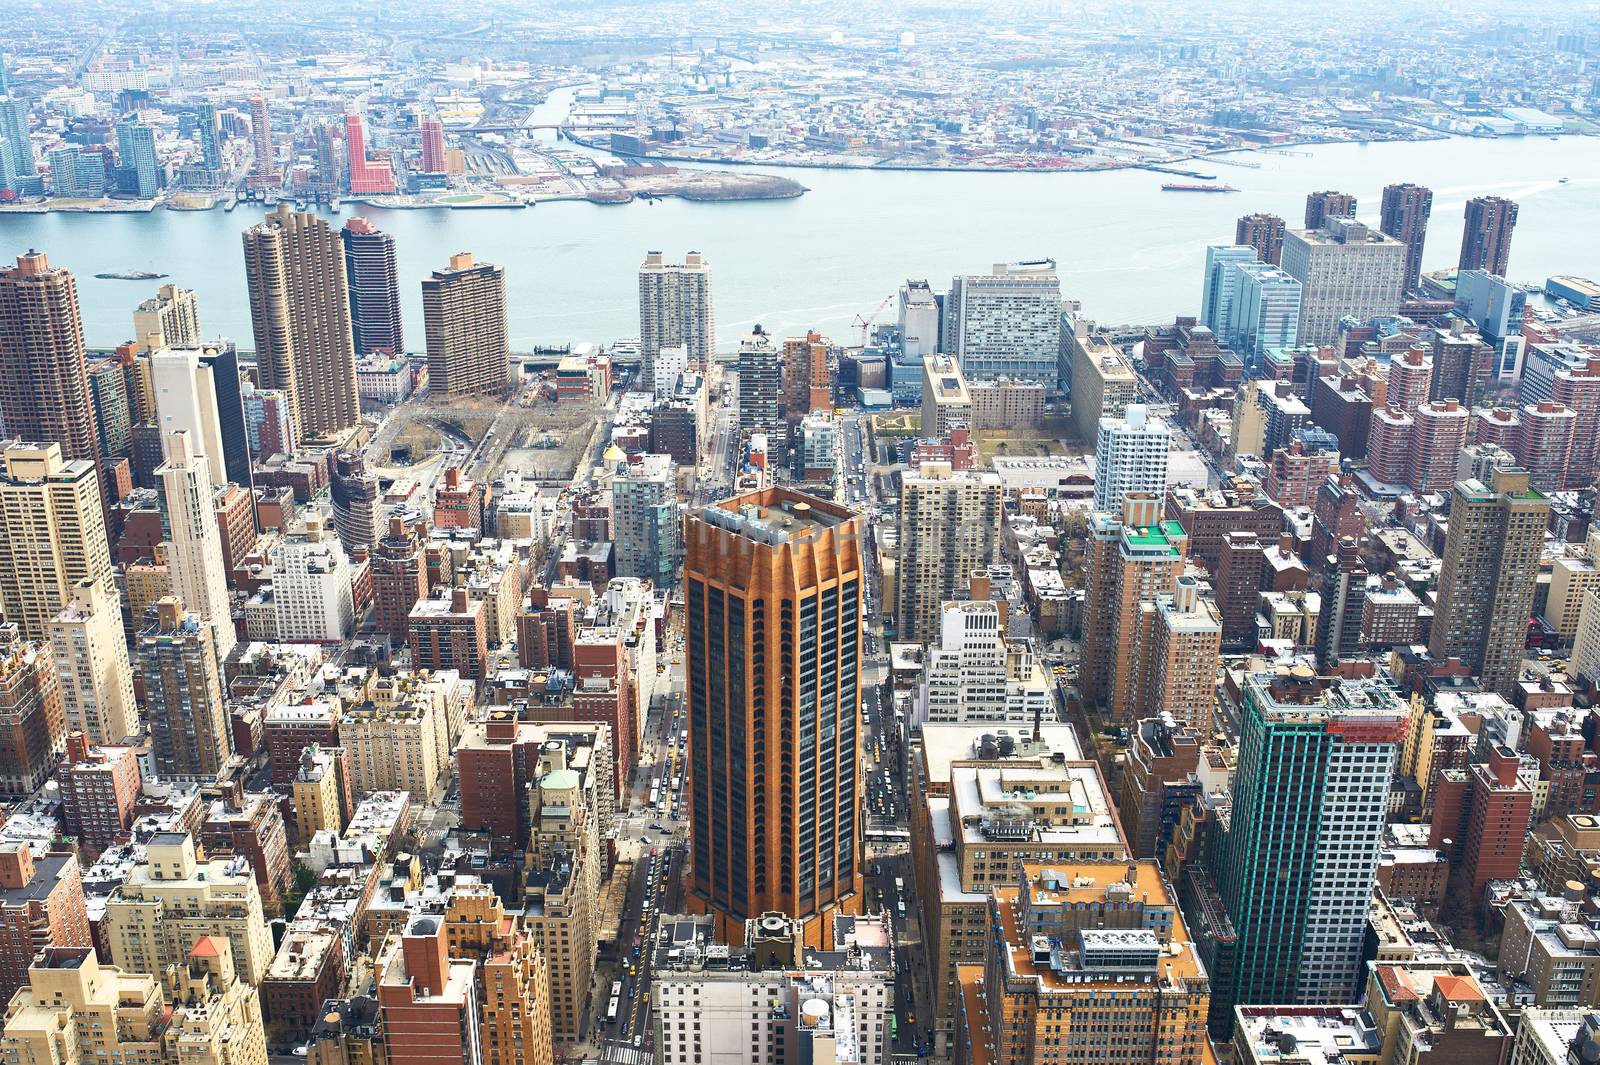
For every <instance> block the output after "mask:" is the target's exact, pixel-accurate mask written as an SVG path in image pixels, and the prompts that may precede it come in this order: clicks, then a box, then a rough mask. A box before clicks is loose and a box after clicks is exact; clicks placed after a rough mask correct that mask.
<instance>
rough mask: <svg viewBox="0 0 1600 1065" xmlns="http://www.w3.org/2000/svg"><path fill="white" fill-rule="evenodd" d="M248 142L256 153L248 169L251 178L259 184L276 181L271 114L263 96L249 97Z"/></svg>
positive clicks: (276, 169)
mask: <svg viewBox="0 0 1600 1065" xmlns="http://www.w3.org/2000/svg"><path fill="white" fill-rule="evenodd" d="M250 143H251V145H253V146H254V148H255V153H256V158H255V162H254V163H253V164H251V169H250V174H251V178H252V180H254V181H255V182H257V183H259V184H271V183H273V182H276V181H277V180H278V166H277V163H276V162H275V161H274V159H273V158H272V116H271V114H270V113H269V112H268V111H267V99H266V97H264V96H252V97H250Z"/></svg>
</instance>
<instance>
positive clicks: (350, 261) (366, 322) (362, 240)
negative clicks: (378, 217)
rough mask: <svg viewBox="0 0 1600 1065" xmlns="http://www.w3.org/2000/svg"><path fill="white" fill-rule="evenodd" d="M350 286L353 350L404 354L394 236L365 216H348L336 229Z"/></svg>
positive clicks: (364, 353)
mask: <svg viewBox="0 0 1600 1065" xmlns="http://www.w3.org/2000/svg"><path fill="white" fill-rule="evenodd" d="M339 237H340V239H341V240H342V241H343V242H344V270H345V277H346V279H347V281H348V283H349V287H350V329H351V334H352V336H353V337H354V338H355V345H356V354H357V355H370V354H372V353H373V352H375V351H386V352H388V353H389V354H391V355H404V354H405V350H406V344H405V337H404V335H403V330H402V328H401V324H400V282H399V280H398V278H397V276H396V271H395V255H394V237H392V236H391V235H389V234H388V233H385V232H383V231H382V230H381V229H379V228H378V227H377V226H375V225H373V224H372V223H371V222H369V221H367V220H366V219H365V218H360V217H356V218H352V219H350V220H349V221H348V222H346V223H345V224H344V228H343V229H342V230H340V231H339Z"/></svg>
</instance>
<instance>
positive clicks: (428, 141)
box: [422, 118, 445, 174]
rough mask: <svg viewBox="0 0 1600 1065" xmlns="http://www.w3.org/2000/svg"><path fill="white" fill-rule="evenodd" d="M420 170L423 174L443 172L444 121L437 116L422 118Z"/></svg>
mask: <svg viewBox="0 0 1600 1065" xmlns="http://www.w3.org/2000/svg"><path fill="white" fill-rule="evenodd" d="M422 172H423V173H424V174H442V173H444V172H445V160H444V123H442V122H440V121H439V120H438V119H437V118H424V119H423V120H422Z"/></svg>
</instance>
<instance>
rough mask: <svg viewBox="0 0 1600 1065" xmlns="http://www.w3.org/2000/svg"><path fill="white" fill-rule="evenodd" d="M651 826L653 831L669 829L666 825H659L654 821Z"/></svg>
mask: <svg viewBox="0 0 1600 1065" xmlns="http://www.w3.org/2000/svg"><path fill="white" fill-rule="evenodd" d="M650 828H651V830H652V831H655V832H666V831H669V830H668V828H667V826H666V825H658V824H656V823H655V822H654V821H652V822H651V823H650Z"/></svg>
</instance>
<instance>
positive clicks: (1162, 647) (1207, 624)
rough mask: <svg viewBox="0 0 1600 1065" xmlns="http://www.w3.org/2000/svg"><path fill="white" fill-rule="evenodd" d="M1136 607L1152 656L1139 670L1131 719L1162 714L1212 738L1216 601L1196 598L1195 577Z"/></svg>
mask: <svg viewBox="0 0 1600 1065" xmlns="http://www.w3.org/2000/svg"><path fill="white" fill-rule="evenodd" d="M1139 609H1140V612H1141V617H1140V623H1139V632H1140V633H1141V634H1143V633H1148V634H1149V643H1150V652H1149V661H1148V663H1147V664H1146V665H1145V667H1144V668H1143V670H1142V672H1143V674H1144V678H1145V690H1144V699H1143V702H1142V704H1141V705H1140V706H1139V707H1137V708H1135V710H1134V711H1133V713H1134V715H1135V716H1136V717H1143V716H1146V715H1147V714H1150V713H1161V712H1163V711H1165V712H1167V713H1170V714H1172V716H1173V717H1175V718H1177V719H1178V722H1179V723H1180V724H1184V725H1189V726H1191V727H1192V728H1194V729H1195V731H1197V732H1198V733H1200V735H1202V736H1210V735H1211V731H1212V728H1213V722H1212V716H1213V713H1212V712H1213V710H1214V709H1215V708H1216V705H1217V675H1218V672H1219V670H1220V667H1221V655H1222V616H1221V615H1220V614H1218V613H1217V605H1216V603H1215V602H1213V601H1212V600H1210V599H1206V598H1202V597H1201V596H1200V593H1199V588H1198V582H1196V581H1195V579H1194V578H1193V577H1179V578H1178V579H1177V580H1176V581H1174V582H1173V592H1172V594H1171V595H1170V596H1162V597H1160V598H1159V599H1157V600H1155V601H1154V602H1145V603H1141V604H1140V605H1139ZM1146 614H1148V615H1149V616H1148V617H1146V616H1144V615H1146Z"/></svg>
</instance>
